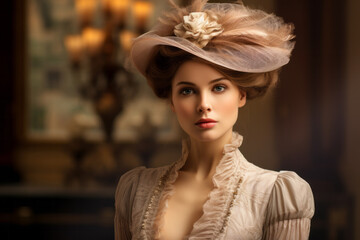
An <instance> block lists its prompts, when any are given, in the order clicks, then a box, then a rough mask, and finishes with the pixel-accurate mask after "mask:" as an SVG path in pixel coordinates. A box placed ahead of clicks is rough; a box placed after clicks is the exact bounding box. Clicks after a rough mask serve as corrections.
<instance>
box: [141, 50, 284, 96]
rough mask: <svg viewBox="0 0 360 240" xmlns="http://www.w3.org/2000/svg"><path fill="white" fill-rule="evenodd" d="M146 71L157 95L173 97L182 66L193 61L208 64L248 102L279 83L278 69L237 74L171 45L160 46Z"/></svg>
mask: <svg viewBox="0 0 360 240" xmlns="http://www.w3.org/2000/svg"><path fill="white" fill-rule="evenodd" d="M152 56H153V57H152V58H151V59H150V61H149V65H148V66H147V68H146V78H147V81H148V83H149V85H150V87H151V88H152V89H153V91H154V93H155V94H156V96H158V97H159V98H163V99H169V98H170V97H171V83H172V79H173V77H174V75H175V74H176V71H177V70H178V68H179V67H180V65H181V64H182V63H184V62H186V61H189V60H194V61H198V62H202V63H205V64H208V65H209V66H211V67H213V68H214V69H216V70H217V71H218V72H219V73H221V74H222V75H224V76H225V77H226V78H227V79H229V80H230V81H232V82H233V83H235V84H236V85H237V86H238V87H239V89H241V90H242V91H244V92H246V98H247V99H254V98H256V97H260V96H263V95H264V94H265V93H266V92H267V90H268V89H269V88H270V87H273V86H274V85H275V84H276V83H277V81H278V75H279V69H276V70H273V71H270V72H264V73H246V72H238V71H234V70H231V69H227V68H224V67H221V66H219V65H216V64H213V63H210V62H208V61H206V60H204V59H201V58H199V57H196V56H194V55H192V54H190V53H188V52H185V51H183V50H181V49H178V48H176V47H172V46H163V45H162V46H158V47H156V48H155V49H154V53H153V55H152Z"/></svg>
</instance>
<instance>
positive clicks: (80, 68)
mask: <svg viewBox="0 0 360 240" xmlns="http://www.w3.org/2000/svg"><path fill="white" fill-rule="evenodd" d="M75 8H76V13H77V16H78V23H79V29H80V31H79V33H78V34H75V35H68V36H67V37H66V38H65V46H66V49H67V51H68V55H69V58H70V62H71V69H72V72H73V76H74V78H75V80H76V81H75V82H76V85H77V89H78V91H79V93H80V95H81V96H82V97H83V98H84V99H87V100H90V101H91V103H92V105H93V107H94V110H95V112H96V114H97V115H98V116H99V119H100V120H101V125H102V129H103V130H104V134H105V139H106V141H107V142H111V141H113V137H112V133H113V126H114V122H115V119H116V117H117V116H118V115H119V114H120V113H121V112H122V111H123V108H124V104H125V102H126V101H127V100H129V99H131V98H132V97H133V96H134V95H135V93H136V91H137V84H136V81H134V78H133V75H132V74H131V73H130V72H129V71H127V70H126V68H124V64H125V62H126V57H127V55H128V52H129V49H130V46H131V40H132V39H133V38H134V37H136V36H137V35H140V34H142V33H144V32H145V31H146V25H147V22H148V20H149V17H150V15H151V14H152V12H153V4H152V2H150V1H147V0H133V1H131V0H102V1H99V0H76V1H75ZM98 9H100V11H101V19H102V25H101V27H100V28H99V27H94V19H95V16H96V13H97V12H96V11H97V10H98ZM129 19H131V20H130V21H129Z"/></svg>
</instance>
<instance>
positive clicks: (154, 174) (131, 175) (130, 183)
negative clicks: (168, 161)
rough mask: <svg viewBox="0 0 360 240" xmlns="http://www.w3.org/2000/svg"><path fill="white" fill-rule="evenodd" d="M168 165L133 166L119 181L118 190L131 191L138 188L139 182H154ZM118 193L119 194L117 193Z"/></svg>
mask: <svg viewBox="0 0 360 240" xmlns="http://www.w3.org/2000/svg"><path fill="white" fill-rule="evenodd" d="M165 168H166V167H157V168H146V167H144V166H140V167H136V168H133V169H131V170H129V171H127V172H126V173H124V174H123V175H122V176H121V177H120V180H119V182H118V186H117V192H118V191H119V190H123V191H129V189H133V188H137V186H138V185H139V184H143V183H145V184H146V185H148V184H151V183H153V182H154V181H156V179H157V178H158V176H159V174H161V173H162V172H163V171H164V169H165ZM116 195H118V194H116Z"/></svg>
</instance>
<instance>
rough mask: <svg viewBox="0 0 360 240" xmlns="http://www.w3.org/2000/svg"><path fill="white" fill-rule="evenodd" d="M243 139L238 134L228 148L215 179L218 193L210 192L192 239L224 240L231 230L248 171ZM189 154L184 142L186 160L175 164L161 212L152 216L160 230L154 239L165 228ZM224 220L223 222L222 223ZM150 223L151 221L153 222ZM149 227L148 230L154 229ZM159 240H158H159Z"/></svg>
mask: <svg viewBox="0 0 360 240" xmlns="http://www.w3.org/2000/svg"><path fill="white" fill-rule="evenodd" d="M242 140H243V138H242V136H241V135H239V134H238V133H236V132H234V133H233V136H232V142H231V143H230V144H226V145H225V146H224V156H223V157H222V159H221V161H220V163H219V165H218V166H217V167H216V171H215V174H214V176H213V184H214V189H213V190H212V191H211V192H210V194H209V198H208V200H207V201H206V202H205V204H204V205H203V215H202V216H201V217H200V219H198V221H196V222H195V223H194V225H193V229H192V231H191V233H190V235H189V239H199V238H201V239H214V238H217V239H218V238H221V236H223V233H224V232H225V229H226V227H227V221H228V218H229V217H230V210H231V207H232V204H233V202H234V198H236V195H237V190H238V187H239V184H240V182H241V179H242V177H243V173H244V170H245V165H244V161H246V160H245V158H241V157H240V155H241V154H240V152H239V151H238V148H239V147H240V145H241V143H242ZM188 152H189V143H188V142H187V141H186V140H184V141H183V150H182V157H181V158H180V160H179V161H177V162H175V163H174V165H172V166H170V168H172V170H171V172H170V173H169V177H168V179H167V181H166V183H165V186H164V189H163V192H162V194H161V197H160V198H161V199H160V201H159V207H158V209H159V212H157V213H156V211H155V212H154V214H155V216H152V217H153V218H152V220H153V221H149V222H148V224H150V225H152V224H151V223H154V225H153V229H156V230H155V232H153V233H154V235H153V236H155V237H156V238H158V237H159V233H160V230H161V228H162V227H163V225H164V224H163V222H162V221H163V219H164V214H165V212H166V210H167V208H168V200H169V199H170V197H171V196H172V195H173V194H174V191H175V190H174V182H175V181H176V179H177V177H178V176H179V170H180V169H181V168H182V167H183V166H184V164H185V162H186V159H187V156H188ZM219 219H222V221H219ZM149 220H150V219H149ZM150 227H151V226H148V228H147V229H150ZM156 238H155V239H156Z"/></svg>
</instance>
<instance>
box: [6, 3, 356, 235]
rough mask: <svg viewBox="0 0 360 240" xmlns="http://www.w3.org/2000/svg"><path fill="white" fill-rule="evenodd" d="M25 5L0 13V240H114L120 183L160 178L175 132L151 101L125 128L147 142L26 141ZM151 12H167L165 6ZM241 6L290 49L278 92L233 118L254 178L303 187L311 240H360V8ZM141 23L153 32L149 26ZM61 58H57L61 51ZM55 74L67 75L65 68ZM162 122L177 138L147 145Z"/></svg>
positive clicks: (174, 146)
mask: <svg viewBox="0 0 360 240" xmlns="http://www.w3.org/2000/svg"><path fill="white" fill-rule="evenodd" d="M29 2H30V1H29ZM29 2H27V4H25V3H26V1H22V0H16V1H7V2H6V3H5V2H4V4H5V6H4V7H3V8H1V10H0V12H1V14H0V24H2V26H3V31H2V37H1V39H0V42H1V45H0V53H1V54H0V64H1V65H0V66H1V73H2V78H1V80H0V97H1V98H0V109H1V114H0V141H1V142H0V181H1V182H0V184H1V185H0V202H1V208H0V210H1V211H0V233H1V234H2V235H5V236H6V237H7V238H5V239H18V238H19V239H20V238H22V237H23V236H24V234H25V235H27V236H29V235H34V236H42V237H44V238H47V239H82V238H87V239H98V238H100V237H101V238H102V239H107V238H109V239H111V238H112V237H113V236H112V231H113V229H112V216H113V209H112V206H113V193H114V188H115V185H116V181H117V179H118V178H119V177H120V175H121V174H122V173H123V172H124V171H126V170H128V169H131V168H132V167H135V166H138V165H142V164H146V165H148V166H160V165H164V164H168V163H169V162H171V161H173V160H175V159H176V158H177V156H178V155H179V153H180V149H179V148H180V145H179V140H180V139H181V132H180V131H179V130H178V127H177V125H176V123H174V124H173V119H167V120H162V119H161V118H156V117H154V116H156V115H161V116H167V114H168V113H167V112H166V110H164V109H166V104H164V103H159V102H156V100H151V106H156V107H154V108H156V109H157V111H155V112H151V113H150V123H149V122H147V121H146V120H144V119H146V117H145V115H146V114H145V115H141V116H140V117H139V116H136V117H134V118H130V117H129V119H130V120H128V121H129V122H139V123H138V124H137V125H135V128H136V129H138V131H139V132H144V131H145V130H146V129H152V131H150V132H148V133H147V134H145V132H144V136H145V137H144V138H137V137H133V138H131V137H127V138H123V139H120V140H117V141H115V143H111V144H108V143H104V141H101V140H86V139H85V140H86V141H82V140H81V141H79V139H77V138H75V140H74V138H65V139H60V140H59V139H55V140H54V139H50V138H45V139H40V140H39V139H38V138H37V139H34V138H30V139H29V137H28V132H27V131H28V130H27V129H28V125H27V121H28V113H27V111H28V106H29V105H28V101H29V86H30V85H31V84H30V83H29V79H31V77H29V71H31V69H30V70H29V69H28V66H31V64H32V62H31V59H30V58H29V56H28V55H29V54H30V53H29V48H30V47H29V45H28V41H29V35H30V32H31V31H32V30H33V29H28V28H27V26H29V25H28V24H29V22H28V21H29V19H28V18H27V17H28V13H29V12H28V10H27V8H26V7H27V6H29V5H30V4H29ZM36 2H38V3H45V2H46V1H40V0H39V1H36ZM155 2H156V4H155V5H156V6H157V7H158V8H161V9H165V8H166V4H165V2H161V1H155ZM244 3H245V4H246V5H249V6H251V7H256V8H261V9H264V10H266V11H268V12H275V13H276V14H277V15H279V16H282V17H283V18H284V20H285V21H286V22H293V23H294V24H295V34H296V47H295V50H294V52H293V56H292V59H291V61H290V63H289V65H287V66H285V67H284V69H283V70H282V73H281V80H280V84H279V86H278V87H277V88H276V89H275V90H274V91H273V92H271V93H270V94H268V95H267V96H265V97H264V98H262V99H259V100H255V101H250V102H248V104H247V105H246V106H245V108H244V109H242V110H241V111H240V117H239V121H238V122H237V124H236V126H235V129H236V130H238V131H239V132H240V133H241V134H242V135H244V144H243V146H242V147H241V151H242V152H243V153H244V155H245V156H246V158H247V159H248V160H249V161H251V162H253V163H255V164H257V165H259V166H261V167H264V168H269V169H274V170H283V169H286V170H294V171H296V172H297V173H298V174H299V175H300V176H301V177H303V178H304V179H305V180H307V181H308V182H309V183H310V185H311V186H312V189H313V192H314V197H315V200H316V214H315V216H314V220H313V224H312V233H311V238H310V239H360V188H359V183H360V175H359V174H358V171H359V169H360V162H359V160H358V156H359V154H360V150H359V149H360V148H359V147H358V143H359V142H360V139H359V138H360V127H359V122H360V111H359V107H358V104H359V103H360V95H359V94H358V90H359V89H360V84H359V76H360V70H359V66H360V47H359V44H358V43H359V42H360V33H359V31H358V30H359V26H358V22H360V16H359V14H358V12H359V10H360V4H359V2H358V1H356V0H347V1H341V2H339V1H334V0H330V1H326V0H317V1H311V0H304V1H295V0H287V1H285V0H256V1H255V0H246V1H245V0H244ZM160 5H161V6H160ZM159 11H160V10H156V11H155V13H153V17H152V18H155V16H156V15H157V14H158V12H159ZM74 21H77V19H76V18H74ZM148 21H149V25H151V24H153V19H149V20H148ZM61 42H62V41H61ZM62 44H63V43H62ZM60 49H62V51H66V48H65V46H63V45H62V46H61V47H60ZM29 59H30V60H29ZM64 62H69V66H68V68H69V69H71V64H70V63H71V61H70V60H69V59H64ZM60 74H63V75H64V76H68V75H66V73H61V72H60ZM56 76H57V75H56ZM69 76H70V75H69ZM71 77H72V76H71ZM64 78H68V77H64ZM51 79H56V77H55V78H54V77H52V78H51ZM141 81H142V79H140V78H139V82H141ZM144 91H146V90H144ZM145 94H150V93H148V92H146V93H145ZM150 95H151V94H150ZM141 96H143V95H141ZM146 96H149V95H146ZM139 98H140V97H139V96H138V97H135V98H134V99H132V100H131V102H130V104H131V108H132V109H144V110H142V111H143V112H146V108H151V107H149V106H148V105H146V102H147V101H149V100H148V99H152V98H151V97H149V98H142V99H140V100H139ZM143 99H145V100H143ZM128 105H129V104H128ZM144 106H146V107H144ZM124 112H126V110H124ZM126 114H128V112H126ZM151 114H152V115H151ZM122 115H125V114H122ZM130 116H134V113H130ZM138 119H142V120H141V121H140V120H138ZM163 121H165V122H166V123H167V124H169V125H168V129H175V130H173V131H169V132H170V133H171V134H167V135H166V134H162V135H161V134H160V137H159V138H156V139H153V138H146V136H154V131H155V132H156V131H157V130H156V124H160V123H164V122H163ZM147 124H150V125H147ZM154 124H155V127H154ZM142 126H145V127H144V128H142ZM146 126H147V127H146ZM149 126H151V127H149ZM144 129H145V130H144ZM114 131H115V130H114ZM134 132H136V131H134ZM165 133H166V131H165ZM155 135H156V134H155ZM156 136H159V135H156ZM164 136H165V137H164ZM100 139H101V138H100ZM154 143H155V145H154ZM141 146H148V148H143V147H141ZM114 148H115V149H117V150H116V154H115V155H113V154H112V153H113V152H111V151H112V150H111V149H114ZM89 149H90V150H89ZM84 155H85V157H84ZM79 156H80V157H79ZM114 156H115V157H114ZM84 159H85V160H84ZM69 179H70V180H69ZM36 234H40V235H36ZM41 234H42V235H41Z"/></svg>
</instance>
